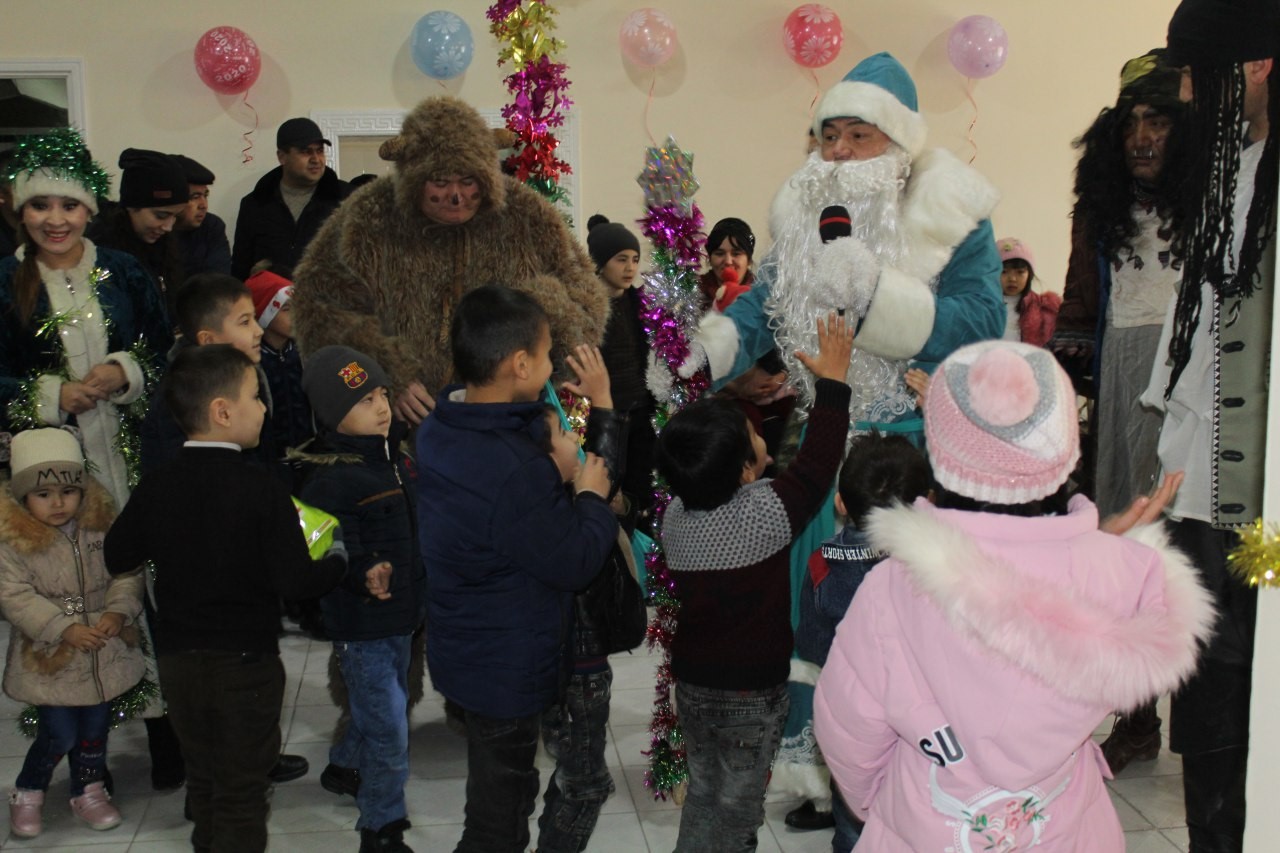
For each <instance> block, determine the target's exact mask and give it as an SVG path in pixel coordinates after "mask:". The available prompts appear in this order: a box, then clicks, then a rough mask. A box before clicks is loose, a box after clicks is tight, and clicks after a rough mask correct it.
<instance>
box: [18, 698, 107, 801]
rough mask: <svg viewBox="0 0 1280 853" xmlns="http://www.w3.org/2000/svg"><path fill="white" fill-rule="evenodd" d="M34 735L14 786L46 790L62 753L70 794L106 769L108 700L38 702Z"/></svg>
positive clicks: (96, 779) (75, 794) (80, 791)
mask: <svg viewBox="0 0 1280 853" xmlns="http://www.w3.org/2000/svg"><path fill="white" fill-rule="evenodd" d="M37 712H38V713H39V715H40V717H39V722H38V723H37V727H36V739H35V741H34V742H32V744H31V748H30V749H28V750H27V760H26V761H24V762H22V770H21V771H20V772H19V773H18V781H17V782H16V783H14V784H15V785H16V786H17V787H19V788H22V789H23V790H26V791H47V790H49V780H50V779H52V778H53V769H54V768H55V767H57V766H58V762H59V761H61V760H62V756H64V755H65V756H66V757H67V763H68V764H69V765H70V766H71V796H73V797H78V796H80V795H81V794H83V793H84V789H85V786H87V785H91V784H93V783H94V782H101V781H102V779H103V777H104V776H105V775H106V772H107V733H108V732H109V731H110V730H111V703H110V702H103V703H101V704H99V705H83V706H79V707H66V706H63V705H40V706H38V708H37Z"/></svg>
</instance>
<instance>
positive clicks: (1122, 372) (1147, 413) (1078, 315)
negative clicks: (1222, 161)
mask: <svg viewBox="0 0 1280 853" xmlns="http://www.w3.org/2000/svg"><path fill="white" fill-rule="evenodd" d="M1164 52H1165V51H1164V49H1163V48H1157V49H1156V50H1151V51H1148V52H1147V53H1146V54H1144V55H1143V56H1138V57H1135V58H1133V59H1130V60H1129V61H1128V62H1126V63H1125V64H1124V67H1123V68H1122V69H1121V71H1120V96H1119V98H1118V99H1117V101H1116V105H1115V106H1114V107H1108V108H1106V109H1104V110H1103V111H1102V112H1101V113H1100V114H1099V115H1098V117H1097V119H1095V120H1094V122H1093V124H1092V125H1090V127H1089V129H1088V130H1086V131H1085V132H1084V135H1082V136H1081V137H1080V138H1079V139H1077V140H1076V141H1075V142H1074V143H1073V145H1074V147H1076V148H1078V149H1080V152H1081V153H1080V162H1079V164H1078V165H1077V166H1076V180H1075V193H1076V203H1075V208H1074V209H1073V211H1072V214H1071V261H1070V263H1069V265H1068V267H1067V280H1066V288H1065V289H1064V291H1063V295H1062V308H1061V310H1060V311H1059V312H1058V326H1057V331H1056V332H1055V335H1054V338H1053V340H1052V341H1051V342H1050V348H1051V349H1053V351H1054V353H1055V354H1056V355H1058V356H1059V357H1060V358H1061V359H1062V360H1063V361H1064V362H1065V363H1066V364H1067V365H1068V369H1069V370H1070V369H1071V367H1073V366H1074V367H1077V368H1084V369H1086V370H1087V369H1088V367H1089V365H1090V364H1091V365H1092V369H1091V370H1089V371H1088V375H1091V376H1092V378H1093V387H1094V389H1095V396H1096V400H1097V403H1096V405H1095V406H1094V408H1093V414H1094V415H1095V418H1094V419H1093V422H1092V423H1091V424H1090V429H1089V431H1088V435H1087V436H1083V435H1082V437H1081V440H1082V443H1083V442H1086V441H1092V448H1090V449H1086V450H1085V451H1084V458H1085V459H1086V460H1092V462H1093V464H1092V465H1091V466H1090V468H1089V470H1088V471H1087V475H1088V476H1087V479H1086V482H1092V483H1093V488H1092V489H1091V490H1090V489H1088V487H1087V486H1086V490H1087V491H1088V493H1089V494H1090V496H1091V497H1093V499H1094V502H1095V503H1096V504H1097V505H1098V513H1099V515H1101V516H1102V517H1103V518H1106V517H1107V516H1109V515H1113V514H1114V513H1117V512H1120V511H1122V510H1124V509H1125V508H1126V507H1127V506H1129V504H1130V502H1132V501H1133V499H1134V497H1135V496H1136V495H1141V494H1146V493H1148V492H1150V491H1151V490H1152V489H1153V488H1154V486H1155V482H1156V475H1157V474H1158V473H1159V468H1160V460H1159V457H1158V456H1157V455H1156V445H1157V442H1158V441H1159V439H1160V424H1161V421H1162V418H1161V415H1160V413H1159V412H1155V411H1152V410H1151V409H1149V408H1147V407H1145V406H1143V405H1142V404H1141V403H1140V401H1139V397H1140V396H1141V395H1142V392H1143V391H1144V390H1145V388H1146V382H1147V379H1148V378H1149V377H1150V370H1151V365H1152V364H1153V363H1155V361H1156V354H1157V351H1158V350H1157V347H1158V344H1159V340H1160V332H1161V328H1162V326H1163V323H1164V318H1165V316H1166V315H1167V314H1168V310H1169V307H1170V305H1171V304H1172V303H1173V301H1174V300H1175V299H1176V298H1177V296H1178V287H1179V285H1180V284H1181V282H1182V263H1181V260H1180V258H1178V257H1177V256H1176V255H1175V253H1174V251H1173V249H1174V238H1175V235H1176V234H1177V232H1178V229H1179V227H1180V223H1181V221H1182V219H1183V211H1182V207H1181V198H1182V196H1181V188H1182V182H1183V179H1184V178H1185V173H1186V167H1185V162H1186V158H1187V152H1186V145H1185V131H1186V126H1185V125H1186V121H1185V108H1184V106H1183V104H1182V101H1181V100H1180V99H1179V97H1178V95H1179V88H1180V85H1181V75H1180V74H1179V72H1178V69H1176V68H1173V67H1171V66H1170V65H1168V64H1167V63H1166V62H1165V59H1164ZM1160 724H1161V720H1160V717H1159V715H1157V713H1156V705H1155V699H1152V700H1151V701H1150V702H1149V703H1147V704H1146V705H1143V706H1142V707H1141V708H1138V709H1136V710H1134V711H1132V712H1130V713H1128V714H1125V715H1123V716H1121V717H1119V718H1118V719H1117V720H1116V724H1115V726H1114V728H1113V729H1112V731H1111V734H1110V735H1109V736H1108V737H1107V739H1106V741H1105V742H1104V743H1103V744H1102V754H1103V755H1104V756H1105V757H1106V759H1107V764H1108V765H1109V766H1110V768H1111V772H1112V773H1119V772H1120V771H1121V770H1123V769H1124V767H1125V766H1126V765H1127V764H1128V763H1129V762H1130V761H1132V760H1135V759H1137V760H1143V761H1149V760H1154V759H1155V758H1156V757H1157V756H1158V755H1159V753H1160Z"/></svg>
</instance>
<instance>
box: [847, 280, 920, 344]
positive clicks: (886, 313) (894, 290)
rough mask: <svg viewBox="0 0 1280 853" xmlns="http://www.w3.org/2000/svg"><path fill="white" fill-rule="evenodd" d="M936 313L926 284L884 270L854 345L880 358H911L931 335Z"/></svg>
mask: <svg viewBox="0 0 1280 853" xmlns="http://www.w3.org/2000/svg"><path fill="white" fill-rule="evenodd" d="M936 312H937V303H936V302H935V301H934V296H933V291H932V290H930V289H929V286H928V285H926V284H925V283H924V282H922V281H920V280H919V279H915V278H912V277H911V276H909V275H907V274H906V273H904V272H901V271H900V270H896V269H893V268H892V267H885V268H884V269H882V270H881V271H880V284H879V286H878V287H877V288H876V292H875V299H873V300H872V301H871V307H870V308H869V309H867V316H866V319H865V320H864V321H863V323H862V327H861V328H860V329H859V330H858V336H857V337H856V338H854V341H853V343H854V346H856V347H858V348H859V349H863V350H866V351H867V352H870V353H874V354H875V355H878V356H881V357H882V358H911V357H912V356H914V355H915V354H916V353H918V352H920V350H921V349H923V348H924V344H925V341H927V340H929V335H930V334H932V333H933V318H934V314H935V313H936Z"/></svg>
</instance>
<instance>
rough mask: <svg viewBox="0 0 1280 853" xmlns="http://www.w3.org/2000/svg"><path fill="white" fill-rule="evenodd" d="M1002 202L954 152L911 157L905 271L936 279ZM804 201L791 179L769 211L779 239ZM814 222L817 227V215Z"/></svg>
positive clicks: (935, 150) (902, 214)
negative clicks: (783, 226) (972, 233)
mask: <svg viewBox="0 0 1280 853" xmlns="http://www.w3.org/2000/svg"><path fill="white" fill-rule="evenodd" d="M797 171H799V170H797ZM999 201H1000V193H999V191H997V190H996V188H995V187H994V186H993V185H992V184H991V182H990V181H988V180H987V179H986V178H985V177H983V176H982V175H981V174H980V173H979V172H978V171H977V170H976V169H974V168H973V167H972V166H969V165H966V164H965V163H962V162H960V160H959V159H957V158H956V156H955V155H954V154H952V153H951V152H950V151H947V150H945V149H942V148H933V149H930V150H928V151H925V152H923V153H922V154H920V155H919V156H917V157H915V158H913V159H912V162H911V173H910V175H909V176H908V178H907V184H906V189H905V193H904V196H903V200H902V207H901V210H900V213H899V216H900V219H901V225H902V231H903V236H904V241H905V245H906V251H905V253H904V255H903V260H902V262H901V264H900V266H901V269H902V271H903V272H904V273H907V274H908V275H910V276H912V277H913V278H917V279H920V280H921V281H924V282H928V281H930V280H932V279H933V278H934V277H936V276H937V275H938V273H940V272H942V268H943V267H945V266H946V265H947V261H949V260H950V259H951V255H952V253H953V252H954V251H955V248H956V246H958V245H959V244H960V242H961V241H962V240H964V238H965V237H966V236H968V234H969V233H970V232H971V231H973V229H974V228H976V227H977V226H978V223H979V222H981V221H982V220H984V219H987V218H988V217H990V216H991V212H992V211H993V210H995V207H996V204H997V203H998V202H999ZM800 204H801V202H800V195H799V191H798V189H797V187H796V185H795V183H794V182H793V180H792V179H791V178H788V179H787V181H786V182H785V183H783V185H782V187H781V188H780V189H779V190H778V193H777V195H775V196H774V199H773V204H772V206H771V207H770V210H769V229H770V233H771V234H772V236H773V239H774V240H775V241H776V240H778V238H779V232H780V229H781V227H782V223H784V222H786V221H788V219H789V218H790V217H791V216H792V215H794V214H795V212H796V207H798V206H799V205H800ZM813 227H814V229H815V230H816V229H817V227H818V223H817V217H816V214H815V217H814V223H813Z"/></svg>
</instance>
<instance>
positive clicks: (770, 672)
mask: <svg viewBox="0 0 1280 853" xmlns="http://www.w3.org/2000/svg"><path fill="white" fill-rule="evenodd" d="M852 350H853V329H852V327H851V326H849V325H846V322H845V319H844V317H837V316H836V315H835V314H832V315H831V316H830V317H829V318H828V320H827V321H826V322H825V323H824V322H823V321H822V320H818V355H817V356H816V357H812V356H809V355H807V354H805V353H800V352H797V353H796V357H797V358H798V359H799V360H800V362H801V363H802V364H803V365H804V366H805V367H807V368H808V369H809V370H811V371H812V372H813V374H814V376H816V377H817V382H816V383H815V385H814V402H813V409H812V410H811V412H810V415H809V423H808V426H807V430H806V434H805V439H804V443H803V444H802V445H801V446H800V450H799V452H798V453H797V454H796V457H795V459H794V461H792V463H791V464H790V465H789V466H788V467H787V469H786V470H785V471H783V472H782V473H781V474H780V475H779V476H778V477H777V478H776V479H772V480H769V479H761V477H762V476H763V473H764V469H765V467H766V466H767V465H768V464H769V462H770V461H771V460H770V459H769V456H768V454H767V453H766V451H765V444H764V439H762V438H761V437H760V436H759V435H758V434H757V433H756V432H755V431H754V430H753V429H752V427H751V425H750V422H749V421H748V419H747V416H746V414H744V413H743V411H742V410H741V409H739V408H738V407H737V406H736V405H735V404H734V403H732V402H729V401H727V400H718V399H711V400H702V401H699V402H697V403H694V404H693V405H691V406H688V407H687V408H685V409H683V410H681V411H680V412H679V413H678V414H676V415H675V416H674V417H672V418H671V420H670V421H669V422H668V423H667V425H666V427H664V428H663V430H662V432H661V433H659V435H658V444H657V452H656V454H655V456H656V461H657V468H658V473H660V474H661V475H662V476H663V477H664V478H665V479H666V481H667V483H668V484H669V485H670V487H671V493H672V494H673V495H674V496H675V498H674V500H672V502H671V504H670V505H669V506H668V507H667V510H666V512H665V513H664V514H663V517H662V545H663V548H664V549H665V551H666V558H667V564H668V566H669V567H670V569H671V573H672V578H673V579H674V581H675V595H676V598H678V599H679V600H680V615H679V617H678V624H677V628H676V635H675V640H674V641H673V643H672V647H671V674H672V675H673V676H675V680H676V704H677V706H678V707H679V709H680V724H681V729H682V731H683V733H684V739H685V745H686V748H687V750H688V755H689V793H688V798H687V799H686V800H685V802H684V808H683V809H682V811H681V814H680V835H679V837H678V840H677V842H676V850H677V851H678V853H690V852H691V851H699V850H711V849H733V850H749V849H754V848H755V844H756V834H757V833H758V832H759V830H760V825H761V824H762V823H763V822H764V789H765V785H766V783H767V782H768V778H769V768H770V766H771V765H772V764H773V757H774V755H775V753H776V752H777V751H778V744H779V742H780V740H781V738H782V727H783V724H784V723H785V722H786V719H787V708H788V700H787V674H788V672H789V670H790V659H791V648H792V643H793V641H792V633H791V618H790V614H791V594H790V559H789V554H790V547H791V542H792V540H794V539H795V537H796V536H797V535H799V533H800V532H801V531H802V530H804V528H805V525H807V524H808V523H809V520H810V519H811V518H812V517H813V515H814V513H816V512H817V511H818V510H819V509H820V508H822V506H823V504H824V503H825V502H826V496H827V493H828V492H829V491H830V489H831V484H832V482H833V481H834V480H835V475H836V470H837V469H838V468H839V467H840V457H841V455H843V452H844V444H845V435H846V434H847V432H848V429H849V395H850V391H849V386H848V385H846V384H845V383H844V378H845V375H846V374H847V373H848V370H849V357H850V354H851V352H852Z"/></svg>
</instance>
